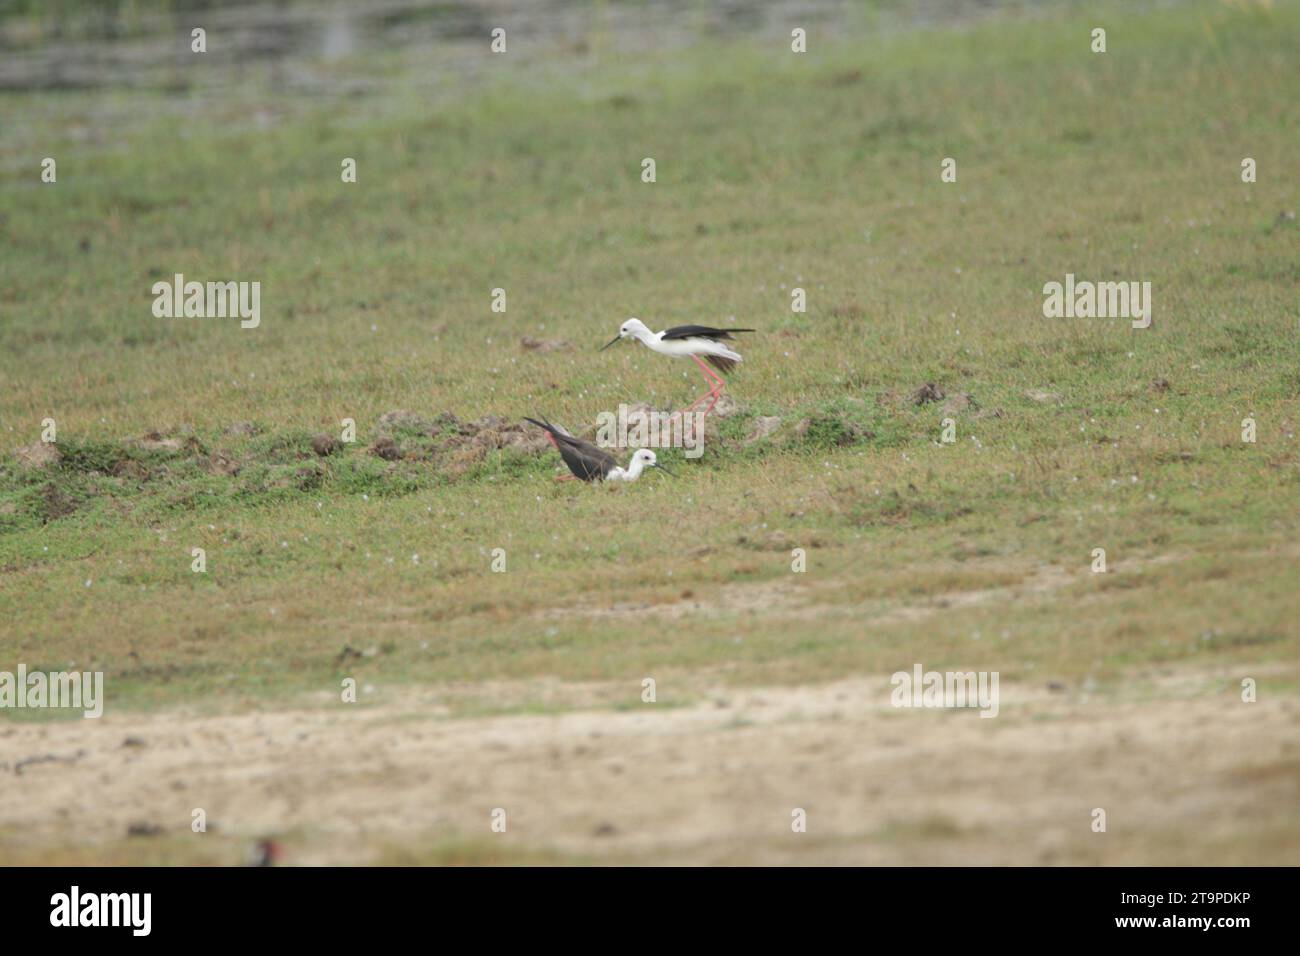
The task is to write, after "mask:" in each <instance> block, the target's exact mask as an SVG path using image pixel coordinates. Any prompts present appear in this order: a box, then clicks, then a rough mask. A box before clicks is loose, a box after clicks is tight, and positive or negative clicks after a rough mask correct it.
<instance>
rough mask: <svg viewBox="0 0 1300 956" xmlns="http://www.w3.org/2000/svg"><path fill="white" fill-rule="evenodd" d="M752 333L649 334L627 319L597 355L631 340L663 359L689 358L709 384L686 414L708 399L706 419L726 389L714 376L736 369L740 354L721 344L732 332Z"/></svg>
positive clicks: (701, 329) (682, 330) (695, 328)
mask: <svg viewBox="0 0 1300 956" xmlns="http://www.w3.org/2000/svg"><path fill="white" fill-rule="evenodd" d="M753 331H755V330H754V329H715V328H713V327H712V326H708V325H679V326H677V327H676V328H671V329H665V330H664V331H663V332H651V331H650V330H649V329H648V328H646V324H645V323H644V322H642V321H641V320H640V319H628V320H627V321H626V322H624V323H623V325H622V327H621V328H619V330H618V335H617V336H616V337H615V338H614V341H613V342H607V343H606V344H605V345H602V346H601V348H600V351H602V352H603V351H605V349H607V348H609V347H610V346H611V345H613V344H614V343H615V342H617V341H618V340H619V339H626V338H634V339H636V340H637V341H638V342H640V343H641V344H642V345H644V346H645V347H646V348H648V349H652V350H653V351H655V352H660V353H662V354H664V355H671V356H674V357H676V358H682V357H683V356H688V355H689V356H690V357H691V358H692V359H694V360H695V364H696V365H698V366H699V367H700V371H702V372H703V373H704V380H705V381H706V382H708V383H709V390H708V391H707V392H705V393H704V394H703V395H701V396H700V397H699V398H697V399H696V400H695V401H693V402H691V404H690V405H689V406H687V411H690V410H692V409H694V408H695V406H696V405H698V404H700V402H702V401H704V400H705V399H706V398H710V399H712V401H710V402H709V407H708V408H706V409H705V410H704V414H705V415H708V414H709V412H711V411H713V406H714V405H716V404H718V397H719V396H720V395H722V390H723V389H724V388H725V387H726V385H727V383H726V382H725V381H724V380H723V378H722V376H721V375H719V374H718V372H730V371H731V370H732V369H733V368H735V367H736V363H737V362H739V361H741V358H740V353H739V352H737V351H736V350H735V349H732V348H728V347H727V346H726V345H723V342H724V341H730V340H731V333H732V332H753ZM700 356H703V357H704V360H703V361H701V360H700ZM704 362H708V363H709V365H712V366H713V367H714V368H716V369H717V370H718V372H714V371H712V370H711V369H710V368H709V366H708V365H705V364H704Z"/></svg>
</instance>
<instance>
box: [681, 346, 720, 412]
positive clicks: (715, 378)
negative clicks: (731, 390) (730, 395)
mask: <svg viewBox="0 0 1300 956" xmlns="http://www.w3.org/2000/svg"><path fill="white" fill-rule="evenodd" d="M691 358H693V359H694V360H695V364H696V365H698V366H699V367H700V371H702V372H703V373H704V380H705V381H706V382H708V383H709V390H708V391H707V392H705V393H704V394H703V395H701V396H700V397H699V398H697V399H696V400H695V401H693V402H691V404H690V405H688V406H686V410H687V411H688V412H690V411H694V410H695V406H696V405H698V404H700V402H702V401H704V400H705V399H706V398H712V399H713V401H712V403H710V405H709V408H708V411H706V412H705V413H704V414H705V415H706V416H707V415H708V414H709V412H711V411H713V406H714V405H716V404H718V396H720V395H721V394H722V390H723V389H724V388H725V387H726V385H727V383H726V381H725V380H724V379H723V378H722V376H721V375H718V374H717V373H716V372H714V371H713V370H712V369H711V368H709V367H708V365H706V364H705V363H704V362H703V360H701V359H700V357H699V356H698V355H692V356H691Z"/></svg>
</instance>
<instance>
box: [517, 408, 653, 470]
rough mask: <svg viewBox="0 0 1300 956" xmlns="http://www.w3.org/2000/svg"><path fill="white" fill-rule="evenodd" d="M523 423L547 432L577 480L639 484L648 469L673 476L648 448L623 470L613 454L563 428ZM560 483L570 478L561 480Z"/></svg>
mask: <svg viewBox="0 0 1300 956" xmlns="http://www.w3.org/2000/svg"><path fill="white" fill-rule="evenodd" d="M524 421H526V422H532V423H533V424H534V425H536V426H537V427H538V428H540V429H542V430H543V431H545V432H546V434H547V436H548V437H549V438H550V439H551V444H552V445H554V446H555V450H556V451H558V452H559V453H560V457H561V458H563V459H564V463H565V464H566V465H568V466H569V471H571V472H573V477H574V478H581V479H582V480H583V481H636V480H637V479H638V478H640V477H641V472H642V471H644V470H645V469H646V468H658V469H659V470H660V471H663V472H667V473H668V474H670V475H671V474H672V472H671V471H668V469H667V468H665V467H664V466H663V465H661V464H659V462H658V461H657V460H656V459H655V453H654V452H652V451H651V450H650V449H648V448H642V449H641V450H640V451H638V452H636V453H635V454H634V455H633V456H632V460H631V461H629V462H628V463H627V467H626V468H620V467H619V466H618V462H617V461H615V460H614V456H613V455H611V454H610V453H609V452H607V451H605V449H603V448H597V447H596V446H595V445H593V444H592V443H591V442H589V441H583V440H582V439H581V438H574V437H573V436H572V435H570V434H569V433H568V432H566V431H565V430H564V429H562V428H560V427H558V426H556V425H552V424H551V423H550V422H548V421H540V422H539V421H538V420H537V419H535V418H525V419H524ZM560 480H568V479H566V478H564V477H561V479H560Z"/></svg>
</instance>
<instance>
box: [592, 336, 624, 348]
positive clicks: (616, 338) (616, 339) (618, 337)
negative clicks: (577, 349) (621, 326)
mask: <svg viewBox="0 0 1300 956" xmlns="http://www.w3.org/2000/svg"><path fill="white" fill-rule="evenodd" d="M622 337H623V336H621V335H616V336H614V341H613V342H606V343H605V344H604V345H602V346H601V347H600V348H598V349H597V350H596V351H598V352H603V351H605V349H607V348H609V347H610V346H611V345H614V344H615V343H617V342H618V340H619V339H621V338H622Z"/></svg>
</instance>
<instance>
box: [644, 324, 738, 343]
mask: <svg viewBox="0 0 1300 956" xmlns="http://www.w3.org/2000/svg"><path fill="white" fill-rule="evenodd" d="M753 331H756V330H754V329H715V328H714V327H713V326H711V325H679V326H677V327H676V328H671V329H668V330H667V331H666V332H664V340H665V341H667V340H668V339H713V340H714V341H715V342H716V341H718V340H720V339H729V338H731V333H732V332H753Z"/></svg>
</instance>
